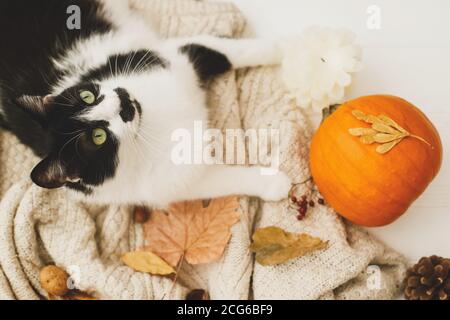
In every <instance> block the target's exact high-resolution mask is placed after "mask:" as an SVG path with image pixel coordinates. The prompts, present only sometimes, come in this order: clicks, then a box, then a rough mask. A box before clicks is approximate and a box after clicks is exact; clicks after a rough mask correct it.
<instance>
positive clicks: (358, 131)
mask: <svg viewBox="0 0 450 320" xmlns="http://www.w3.org/2000/svg"><path fill="white" fill-rule="evenodd" d="M348 132H350V134H351V135H352V136H355V137H360V136H365V135H371V134H376V133H377V132H376V131H375V130H373V129H371V128H353V129H349V130H348Z"/></svg>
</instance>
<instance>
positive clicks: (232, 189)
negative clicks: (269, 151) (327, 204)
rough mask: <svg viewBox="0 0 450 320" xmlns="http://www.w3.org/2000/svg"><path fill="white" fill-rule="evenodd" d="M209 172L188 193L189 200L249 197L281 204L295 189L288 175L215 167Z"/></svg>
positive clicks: (238, 167)
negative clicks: (292, 188) (235, 196)
mask: <svg viewBox="0 0 450 320" xmlns="http://www.w3.org/2000/svg"><path fill="white" fill-rule="evenodd" d="M206 171H207V172H206V174H205V176H204V179H202V180H199V181H197V182H196V183H195V184H194V185H193V186H192V189H191V190H190V191H189V196H188V197H189V198H190V199H209V198H217V197H223V196H230V195H246V196H252V197H259V198H261V199H263V200H266V201H280V200H282V199H285V198H287V197H288V193H289V190H290V188H291V186H292V184H291V180H290V179H289V177H288V176H287V175H286V174H285V173H283V172H281V171H278V172H276V173H274V174H271V175H265V174H264V172H265V170H264V168H262V167H243V166H226V165H216V166H210V167H208V168H207V169H206Z"/></svg>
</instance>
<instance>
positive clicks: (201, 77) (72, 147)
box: [0, 0, 291, 207]
mask: <svg viewBox="0 0 450 320" xmlns="http://www.w3.org/2000/svg"><path fill="white" fill-rule="evenodd" d="M143 1H145V0H143ZM71 5H77V6H79V8H80V9H81V18H82V19H81V22H82V25H81V29H80V30H69V29H68V28H67V26H66V23H67V17H68V15H67V13H66V12H67V8H68V7H69V6H71ZM0 43H1V45H0V48H1V49H0V96H1V105H0V107H1V108H0V121H1V124H2V126H3V127H4V128H6V129H7V130H9V131H11V132H12V133H14V134H15V135H16V136H17V137H18V138H19V139H20V140H21V141H22V142H23V143H25V144H26V145H28V146H30V147H31V148H32V149H33V150H34V152H35V153H36V154H37V155H39V156H40V157H41V158H42V159H43V160H42V161H41V162H40V163H39V164H38V165H37V166H36V167H35V168H34V170H33V171H32V173H31V178H32V180H33V181H34V183H36V184H37V185H39V186H41V187H44V188H60V187H67V188H70V189H73V190H76V191H78V192H79V193H81V194H83V195H85V196H86V197H87V199H88V200H92V201H95V202H97V203H119V204H149V205H153V206H158V207H165V206H167V205H168V204H169V203H171V202H175V201H180V200H188V199H205V198H212V197H219V196H226V195H232V194H242V195H249V196H258V197H261V198H262V199H265V200H269V201H277V200H280V199H282V198H284V197H286V196H287V193H288V190H289V189H290V187H291V183H290V180H289V178H288V177H287V176H286V175H285V174H283V173H281V172H279V173H277V174H275V175H262V174H261V170H260V169H261V168H259V167H242V166H227V165H176V164H174V163H173V161H172V159H171V148H172V144H171V143H170V142H171V134H172V132H173V131H174V130H176V129H178V128H192V127H193V122H194V121H203V122H204V123H207V122H208V110H207V106H206V98H205V92H204V88H203V87H204V86H203V84H205V83H206V82H207V81H208V80H210V79H211V78H213V77H215V76H218V75H221V74H223V73H225V72H227V71H229V70H230V69H231V68H241V67H250V66H257V65H268V64H277V63H279V62H280V60H281V57H280V54H279V52H278V50H277V48H276V46H273V45H271V44H269V43H267V42H265V41H261V40H250V39H249V40H232V39H221V38H214V37H209V36H200V37H197V38H192V39H170V40H160V39H158V37H157V36H156V35H155V34H154V32H153V30H152V29H151V27H150V26H149V25H148V24H147V22H146V21H145V20H144V19H143V18H142V17H141V16H140V15H139V13H138V12H135V11H133V10H132V9H131V8H130V7H129V4H128V2H127V1H125V0H39V1H29V0H1V1H0Z"/></svg>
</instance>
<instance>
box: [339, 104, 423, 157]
mask: <svg viewBox="0 0 450 320" xmlns="http://www.w3.org/2000/svg"><path fill="white" fill-rule="evenodd" d="M352 114H353V115H354V116H355V118H357V119H358V120H361V121H364V122H366V123H370V124H372V128H371V129H366V128H352V129H349V130H348V131H349V133H350V134H351V135H352V136H356V137H360V139H359V140H360V141H361V142H362V143H364V144H373V143H380V144H381V145H379V146H378V147H377V148H376V151H377V152H378V153H380V154H386V153H388V152H389V151H391V150H392V149H393V148H394V147H395V146H396V145H397V144H399V143H400V142H401V141H402V140H403V139H405V138H408V137H410V138H414V139H417V140H419V141H422V142H423V143H426V144H427V145H429V146H430V147H432V146H431V145H430V144H429V143H428V142H427V141H426V140H425V139H423V138H421V137H419V136H416V135H411V134H410V133H409V132H408V131H406V130H405V129H404V128H402V127H401V126H400V125H399V124H398V123H397V122H395V121H394V120H392V119H391V118H389V117H388V116H386V115H379V116H374V115H366V114H365V113H364V112H362V111H360V110H353V111H352ZM370 130H371V131H370Z"/></svg>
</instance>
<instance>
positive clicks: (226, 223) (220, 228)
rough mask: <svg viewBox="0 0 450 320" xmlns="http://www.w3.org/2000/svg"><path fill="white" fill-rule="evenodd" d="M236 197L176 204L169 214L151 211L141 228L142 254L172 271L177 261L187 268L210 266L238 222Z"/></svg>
mask: <svg viewBox="0 0 450 320" xmlns="http://www.w3.org/2000/svg"><path fill="white" fill-rule="evenodd" d="M238 208H239V202H238V198H237V197H226V198H219V199H214V200H211V201H210V202H209V203H204V201H201V200H200V201H190V202H181V203H176V204H173V205H171V206H170V208H169V210H168V212H167V213H166V212H164V211H154V212H153V213H152V216H151V217H150V219H149V220H148V221H147V222H146V223H145V224H144V234H145V239H146V240H147V242H148V245H147V247H145V250H148V251H151V252H153V253H155V254H157V255H158V256H159V257H161V258H162V259H164V260H165V261H167V262H168V263H169V264H170V265H171V266H173V267H175V266H176V265H177V264H178V263H179V262H180V260H182V259H183V260H186V261H187V262H188V263H190V264H193V265H195V264H201V263H210V262H214V261H217V260H218V259H220V257H222V255H223V252H224V250H225V247H226V245H227V244H228V241H229V240H230V237H231V231H230V228H231V227H232V226H233V225H234V224H235V223H236V222H238V221H239V218H240V212H239V211H238Z"/></svg>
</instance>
